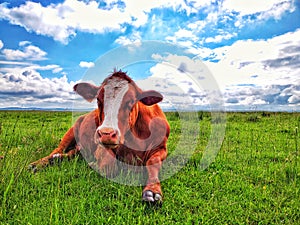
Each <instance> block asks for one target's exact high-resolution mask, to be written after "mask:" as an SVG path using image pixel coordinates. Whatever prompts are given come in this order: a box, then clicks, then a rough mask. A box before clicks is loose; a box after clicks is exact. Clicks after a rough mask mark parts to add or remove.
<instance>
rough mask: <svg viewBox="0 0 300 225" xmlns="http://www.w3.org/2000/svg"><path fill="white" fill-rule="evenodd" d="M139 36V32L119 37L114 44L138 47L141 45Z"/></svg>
mask: <svg viewBox="0 0 300 225" xmlns="http://www.w3.org/2000/svg"><path fill="white" fill-rule="evenodd" d="M141 39H142V38H141V35H140V33H139V32H133V33H132V35H131V36H129V37H128V36H120V37H119V38H117V39H116V40H115V43H117V44H120V45H130V44H134V45H139V44H140V43H141Z"/></svg>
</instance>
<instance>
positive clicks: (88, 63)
mask: <svg viewBox="0 0 300 225" xmlns="http://www.w3.org/2000/svg"><path fill="white" fill-rule="evenodd" d="M79 66H80V67H82V68H91V67H94V66H95V63H93V62H85V61H81V62H80V63H79Z"/></svg>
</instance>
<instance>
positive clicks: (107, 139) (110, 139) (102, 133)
mask: <svg viewBox="0 0 300 225" xmlns="http://www.w3.org/2000/svg"><path fill="white" fill-rule="evenodd" d="M97 132H98V135H99V138H100V141H101V142H102V143H104V144H116V143H117V141H118V131H117V130H115V129H113V128H110V127H103V128H101V129H98V130H97Z"/></svg>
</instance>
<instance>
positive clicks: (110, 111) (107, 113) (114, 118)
mask: <svg viewBox="0 0 300 225" xmlns="http://www.w3.org/2000/svg"><path fill="white" fill-rule="evenodd" d="M128 85H129V84H128V81H127V80H124V79H121V78H118V77H115V78H113V79H109V80H108V81H107V84H106V85H105V86H104V121H103V123H102V124H101V126H100V127H99V128H98V129H101V128H102V127H110V128H113V129H114V130H117V131H118V132H119V134H120V130H119V127H118V113H119V110H120V107H121V104H122V100H123V97H124V95H125V94H126V92H127V91H128V88H129V86H128Z"/></svg>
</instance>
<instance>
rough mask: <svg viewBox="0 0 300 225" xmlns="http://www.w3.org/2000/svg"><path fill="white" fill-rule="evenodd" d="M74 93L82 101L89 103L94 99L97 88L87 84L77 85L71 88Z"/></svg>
mask: <svg viewBox="0 0 300 225" xmlns="http://www.w3.org/2000/svg"><path fill="white" fill-rule="evenodd" d="M73 88H74V91H75V92H77V93H78V94H79V95H81V96H82V97H83V98H84V99H86V100H87V101H89V102H91V101H93V100H94V98H96V95H97V93H98V90H99V87H97V86H95V85H93V84H89V83H78V84H75V86H74V87H73Z"/></svg>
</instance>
